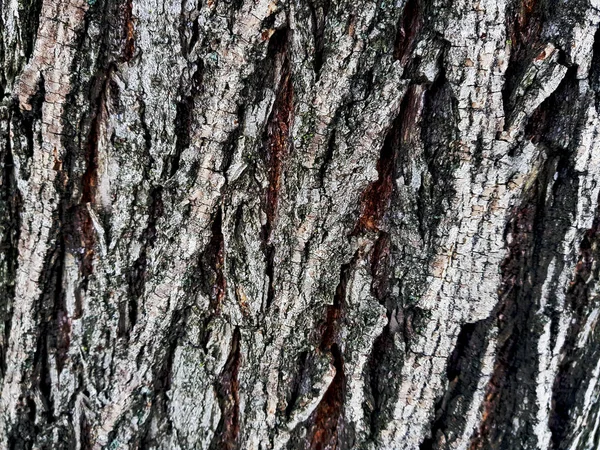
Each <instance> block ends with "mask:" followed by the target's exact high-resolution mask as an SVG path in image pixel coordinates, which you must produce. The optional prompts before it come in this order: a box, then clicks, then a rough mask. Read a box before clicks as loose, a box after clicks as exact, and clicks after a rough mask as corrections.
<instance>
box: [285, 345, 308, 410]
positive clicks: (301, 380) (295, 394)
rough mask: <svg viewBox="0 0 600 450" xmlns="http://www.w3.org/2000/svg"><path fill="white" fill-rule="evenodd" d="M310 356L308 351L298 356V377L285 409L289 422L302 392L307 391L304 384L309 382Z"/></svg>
mask: <svg viewBox="0 0 600 450" xmlns="http://www.w3.org/2000/svg"><path fill="white" fill-rule="evenodd" d="M308 359H309V354H308V352H307V351H303V352H300V354H299V355H298V363H297V370H296V372H295V373H296V376H295V377H294V379H293V380H292V383H291V392H290V395H289V399H288V402H287V406H286V408H285V418H286V419H288V420H289V418H290V417H291V415H292V412H293V411H294V409H295V407H296V403H297V402H298V399H299V398H300V394H301V391H303V390H305V388H304V386H303V384H305V383H306V382H307V377H306V375H307V370H306V369H307V366H308Z"/></svg>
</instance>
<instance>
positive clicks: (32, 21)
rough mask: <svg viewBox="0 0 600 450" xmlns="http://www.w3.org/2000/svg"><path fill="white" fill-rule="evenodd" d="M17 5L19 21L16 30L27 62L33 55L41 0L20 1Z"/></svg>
mask: <svg viewBox="0 0 600 450" xmlns="http://www.w3.org/2000/svg"><path fill="white" fill-rule="evenodd" d="M18 5H19V16H18V17H19V18H20V19H21V20H20V22H21V23H20V24H19V25H20V26H18V29H19V31H20V32H21V40H22V42H23V53H24V56H25V59H26V60H29V58H31V55H33V49H34V46H35V40H36V37H37V30H38V27H39V23H40V16H41V12H42V5H43V0H20V1H19V3H18Z"/></svg>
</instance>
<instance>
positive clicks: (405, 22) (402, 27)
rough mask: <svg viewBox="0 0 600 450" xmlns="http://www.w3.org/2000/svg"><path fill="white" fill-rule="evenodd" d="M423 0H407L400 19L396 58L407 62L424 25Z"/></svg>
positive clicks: (395, 50)
mask: <svg viewBox="0 0 600 450" xmlns="http://www.w3.org/2000/svg"><path fill="white" fill-rule="evenodd" d="M422 2H423V0H406V3H405V4H404V8H403V10H402V15H401V16H400V20H399V21H398V26H397V28H398V30H397V34H396V41H395V43H394V58H395V59H397V60H399V61H400V62H401V63H402V64H403V65H404V64H406V62H407V61H408V58H409V56H410V54H411V53H412V50H413V46H414V44H415V43H416V38H417V36H418V35H419V32H420V31H421V27H422V25H423V11H422V9H423V6H422Z"/></svg>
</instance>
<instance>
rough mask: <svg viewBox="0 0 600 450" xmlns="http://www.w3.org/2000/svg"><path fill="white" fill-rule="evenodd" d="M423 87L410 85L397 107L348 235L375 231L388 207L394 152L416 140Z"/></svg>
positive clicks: (393, 174)
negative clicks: (356, 216)
mask: <svg viewBox="0 0 600 450" xmlns="http://www.w3.org/2000/svg"><path fill="white" fill-rule="evenodd" d="M422 94H423V87H422V86H421V85H412V86H411V87H410V88H409V89H408V91H407V92H406V94H405V95H404V98H403V99H402V104H401V106H400V114H399V115H398V117H397V118H396V120H395V121H394V123H393V124H392V127H391V129H390V131H389V132H388V134H387V136H386V138H385V140H384V143H383V146H382V147H381V153H380V154H379V159H378V160H377V166H376V168H377V173H378V177H377V180H375V181H374V182H372V183H371V184H370V185H369V186H368V187H367V189H366V190H365V191H364V192H363V194H362V196H361V206H360V216H359V218H358V221H357V223H356V226H355V228H354V230H353V232H352V235H357V234H359V233H362V232H365V231H378V230H379V229H380V228H381V222H382V221H383V219H384V216H385V214H386V212H387V210H388V208H389V205H390V202H391V198H392V192H393V191H394V188H395V176H396V165H397V161H398V151H399V148H400V146H401V145H402V144H407V145H410V144H411V143H414V141H415V140H417V139H418V138H419V127H418V122H419V119H420V117H421V113H422V111H423V95H422Z"/></svg>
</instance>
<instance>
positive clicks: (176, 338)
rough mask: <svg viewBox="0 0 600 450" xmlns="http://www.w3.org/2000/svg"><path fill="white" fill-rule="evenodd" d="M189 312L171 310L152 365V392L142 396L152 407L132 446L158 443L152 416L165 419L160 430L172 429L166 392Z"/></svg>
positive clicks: (170, 381)
mask: <svg viewBox="0 0 600 450" xmlns="http://www.w3.org/2000/svg"><path fill="white" fill-rule="evenodd" d="M189 313H190V308H185V309H183V310H181V309H179V310H176V311H174V312H173V315H172V317H171V321H170V324H169V328H168V329H169V332H168V334H167V336H166V337H165V342H164V346H163V348H162V351H161V352H160V354H159V355H157V359H156V363H155V364H153V366H152V367H153V369H152V387H153V391H152V394H150V396H149V397H147V398H143V401H144V402H151V403H152V408H151V409H150V411H151V412H150V415H149V416H148V418H147V419H146V421H145V422H144V424H143V426H142V427H141V428H142V429H141V432H140V433H139V435H138V437H137V439H138V440H139V443H138V442H136V443H134V444H133V445H134V448H152V447H155V446H157V445H158V442H157V440H156V437H155V436H154V435H153V433H152V430H151V429H150V427H151V426H152V421H153V418H155V417H158V418H164V419H165V420H166V423H165V426H166V428H165V429H161V432H165V433H169V432H171V430H172V423H171V420H170V418H169V417H170V416H169V407H168V406H169V396H168V392H169V391H170V390H171V384H172V379H173V363H174V361H175V354H176V351H177V347H178V345H179V344H180V343H181V340H182V338H183V337H184V335H185V332H186V325H187V322H188V317H189ZM144 397H146V396H144ZM138 445H139V447H138Z"/></svg>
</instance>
